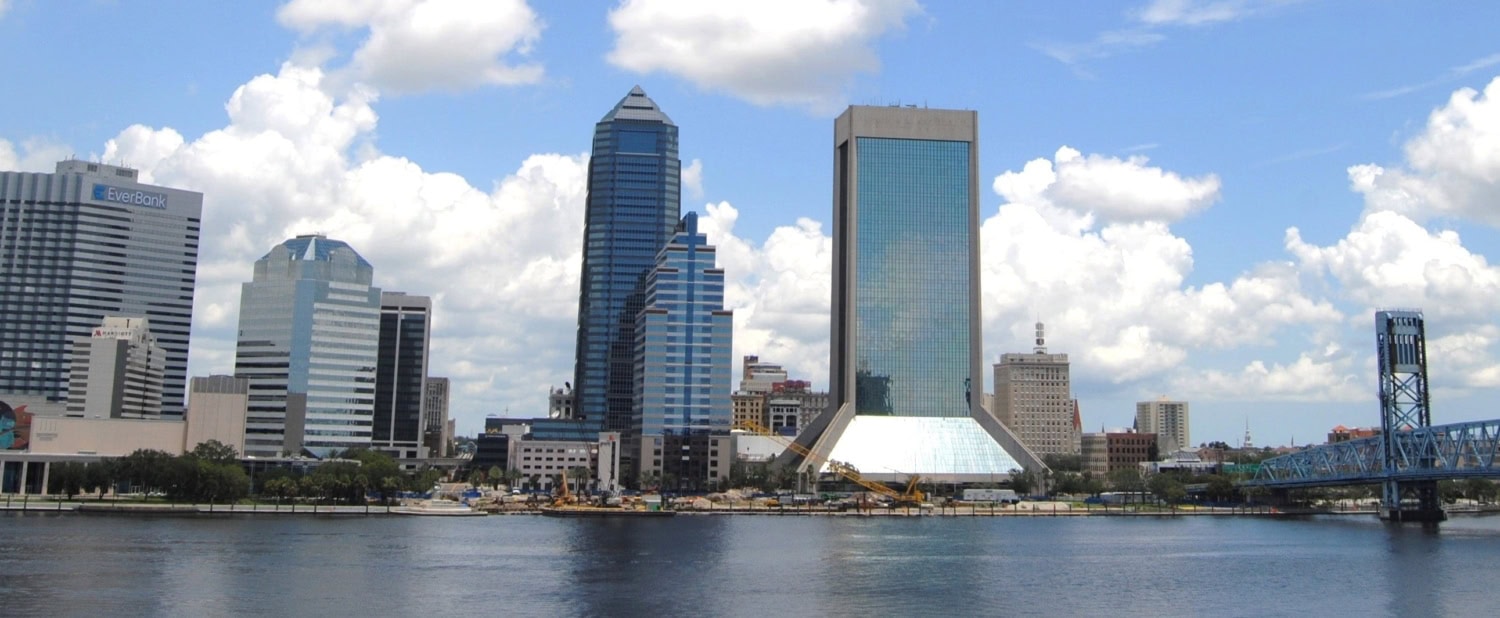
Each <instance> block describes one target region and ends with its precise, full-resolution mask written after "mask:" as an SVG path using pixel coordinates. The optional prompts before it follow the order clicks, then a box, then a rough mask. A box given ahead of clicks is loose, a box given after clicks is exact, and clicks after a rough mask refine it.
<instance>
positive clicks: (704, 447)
mask: <svg viewBox="0 0 1500 618" xmlns="http://www.w3.org/2000/svg"><path fill="white" fill-rule="evenodd" d="M715 255H716V253H715V250H714V247H713V245H710V244H708V238H707V237H706V236H704V235H703V234H701V233H699V232H698V215H697V214H696V213H691V212H690V213H688V214H687V216H685V217H683V218H682V223H681V225H679V226H678V228H677V234H676V235H675V236H673V238H672V240H671V242H670V243H668V244H667V245H666V246H665V247H662V249H661V252H660V253H658V254H657V258H656V268H654V269H652V271H651V273H650V274H649V275H647V277H646V288H645V289H646V297H645V307H644V308H643V309H642V310H641V311H640V313H639V314H638V315H637V318H636V326H635V375H636V379H635V403H634V405H635V409H636V410H637V411H638V412H637V413H636V415H635V416H634V418H633V419H632V422H631V428H630V434H629V435H628V436H627V437H626V439H627V441H633V440H635V439H637V438H638V439H639V447H640V448H639V451H638V453H639V455H638V456H630V455H628V454H627V456H625V457H622V461H623V462H624V463H623V465H624V466H625V469H626V474H627V475H638V474H639V473H640V472H641V471H647V472H653V471H654V472H656V473H658V474H660V475H662V478H664V479H665V478H675V479H676V480H677V485H676V487H675V488H676V489H692V490H700V489H705V488H707V487H708V482H709V481H710V480H718V479H720V478H723V477H727V476H728V475H729V469H728V468H727V467H723V468H721V467H720V458H719V457H718V454H719V453H718V450H717V449H716V448H715V446H714V445H715V444H718V443H719V442H720V441H722V439H723V438H724V437H727V436H728V434H729V428H730V425H731V422H732V419H731V411H730V407H731V406H730V397H729V388H730V379H731V376H730V372H731V367H732V363H731V361H730V354H731V353H732V351H733V347H734V345H733V337H734V312H732V311H726V310H725V309H724V270H723V269H721V268H719V267H718V266H717V265H716V264H715V259H714V258H715ZM714 436H719V437H714ZM622 454H623V453H622ZM725 454H727V449H726V450H725ZM725 465H726V466H727V464H725ZM627 478H629V477H627Z"/></svg>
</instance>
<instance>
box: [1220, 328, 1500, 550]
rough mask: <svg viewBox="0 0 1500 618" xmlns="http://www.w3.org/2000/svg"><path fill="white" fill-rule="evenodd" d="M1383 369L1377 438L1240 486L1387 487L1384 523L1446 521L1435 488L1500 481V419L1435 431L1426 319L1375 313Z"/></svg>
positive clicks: (1317, 452) (1293, 457) (1271, 462)
mask: <svg viewBox="0 0 1500 618" xmlns="http://www.w3.org/2000/svg"><path fill="white" fill-rule="evenodd" d="M1375 340H1376V350H1377V354H1378V357H1379V367H1380V417H1381V418H1380V429H1381V435H1379V436H1375V437H1373V438H1363V439H1359V440H1349V441H1346V442H1338V443H1335V444H1327V445H1323V446H1317V447H1313V448H1309V449H1304V450H1302V451H1298V452H1296V453H1290V454H1287V455H1282V456H1279V457H1274V458H1271V459H1267V460H1265V461H1263V462H1261V464H1260V470H1259V472H1257V473H1256V475H1255V478H1253V479H1251V480H1249V481H1245V482H1243V483H1241V484H1240V486H1241V487H1244V488H1250V487H1263V488H1266V489H1270V490H1273V491H1280V490H1288V489H1297V488H1306V487H1336V486H1341V485H1370V484H1379V485H1380V486H1381V499H1380V516H1381V517H1382V518H1384V519H1388V520H1391V521H1441V520H1442V519H1443V518H1444V514H1443V510H1442V505H1441V503H1440V502H1439V501H1438V493H1437V482H1438V481H1440V480H1448V479H1464V478H1476V477H1500V467H1497V466H1496V465H1495V463H1496V459H1497V457H1496V456H1497V455H1500V419H1497V420H1490V421H1472V422H1466V423H1454V424H1451V425H1433V424H1432V422H1431V421H1432V416H1431V411H1430V405H1429V404H1430V400H1429V398H1428V389H1427V342H1426V332H1425V328H1424V324H1423V320H1422V313H1421V312H1420V311H1416V310H1399V311H1380V312H1378V313H1376V314H1375Z"/></svg>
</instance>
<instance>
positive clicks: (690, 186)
mask: <svg viewBox="0 0 1500 618" xmlns="http://www.w3.org/2000/svg"><path fill="white" fill-rule="evenodd" d="M682 189H683V191H684V194H683V195H684V196H685V197H689V198H692V199H695V200H696V199H702V198H703V161H700V160H698V159H693V162H692V163H689V164H688V166H687V167H684V168H682Z"/></svg>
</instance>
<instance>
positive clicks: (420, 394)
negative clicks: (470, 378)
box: [371, 292, 432, 459]
mask: <svg viewBox="0 0 1500 618" xmlns="http://www.w3.org/2000/svg"><path fill="white" fill-rule="evenodd" d="M431 313H432V299H430V298H428V297H426V296H413V295H408V294H402V293H400V292H384V293H382V294H381V295H380V357H379V361H378V362H377V363H376V366H375V424H374V427H373V429H372V435H371V440H372V442H373V443H374V445H375V446H376V447H377V448H380V449H382V450H385V451H387V452H390V453H392V454H393V455H394V456H395V457H397V458H402V459H412V458H417V457H423V456H424V454H423V453H422V451H424V450H426V449H424V448H422V447H423V439H422V434H423V432H424V430H425V427H424V426H423V420H422V419H423V417H424V415H425V407H426V400H425V397H424V395H425V389H426V384H425V382H426V380H427V350H428V342H429V341H430V339H431V328H432V327H431V324H432V320H431V319H430V317H431V316H430V314H431Z"/></svg>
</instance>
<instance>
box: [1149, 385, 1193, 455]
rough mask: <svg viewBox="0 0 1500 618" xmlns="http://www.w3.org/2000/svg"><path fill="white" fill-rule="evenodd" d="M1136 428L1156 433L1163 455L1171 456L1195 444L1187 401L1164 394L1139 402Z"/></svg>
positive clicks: (1157, 443) (1159, 450) (1160, 451)
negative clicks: (1168, 397) (1175, 399)
mask: <svg viewBox="0 0 1500 618" xmlns="http://www.w3.org/2000/svg"><path fill="white" fill-rule="evenodd" d="M1135 428H1136V431H1139V432H1141V433H1154V434H1156V449H1157V452H1158V453H1159V456H1161V457H1170V456H1171V455H1172V454H1173V453H1176V452H1177V451H1180V450H1182V449H1185V448H1189V447H1191V446H1192V445H1193V435H1192V432H1191V431H1189V427H1188V402H1186V401H1172V400H1170V399H1167V398H1166V396H1165V395H1164V396H1162V397H1160V398H1158V399H1157V400H1156V401H1141V402H1137V403H1136V404H1135Z"/></svg>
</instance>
